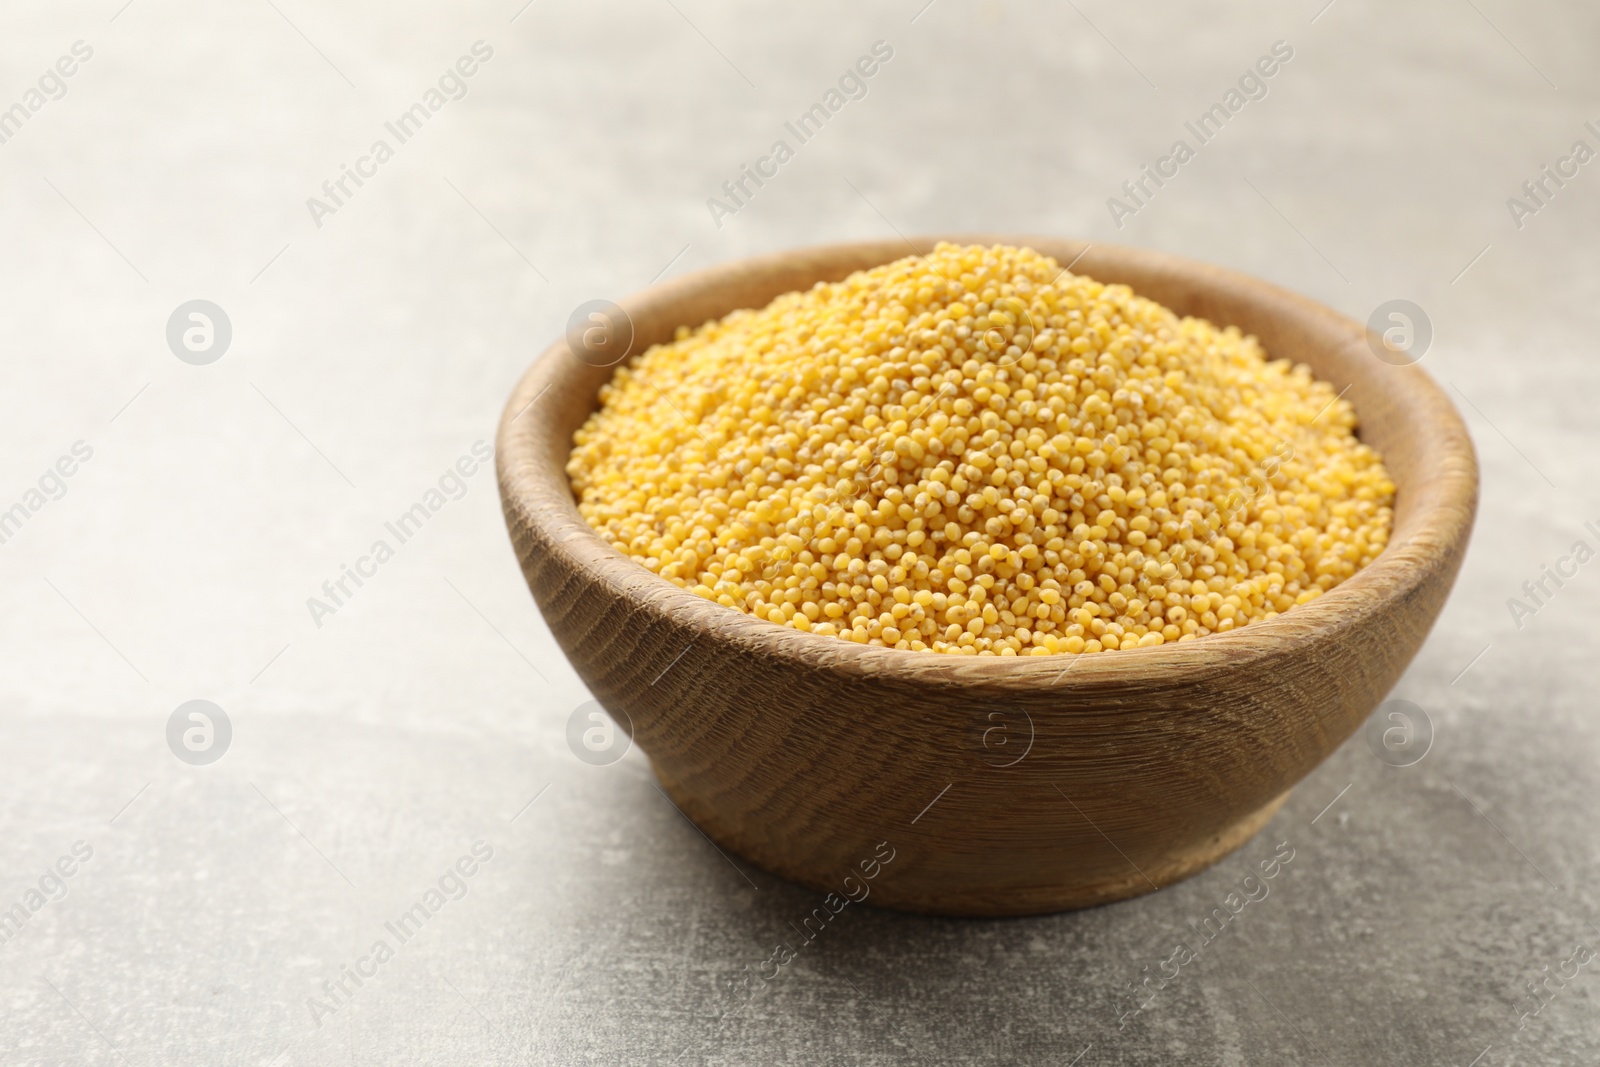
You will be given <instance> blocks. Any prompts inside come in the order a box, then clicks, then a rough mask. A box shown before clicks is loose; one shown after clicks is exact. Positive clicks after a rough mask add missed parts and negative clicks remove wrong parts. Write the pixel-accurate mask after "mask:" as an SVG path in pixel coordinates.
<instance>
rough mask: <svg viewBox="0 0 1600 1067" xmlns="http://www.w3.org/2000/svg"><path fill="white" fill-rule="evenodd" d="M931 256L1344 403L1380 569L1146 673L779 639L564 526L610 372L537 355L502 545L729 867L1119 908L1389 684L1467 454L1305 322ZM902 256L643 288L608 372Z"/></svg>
mask: <svg viewBox="0 0 1600 1067" xmlns="http://www.w3.org/2000/svg"><path fill="white" fill-rule="evenodd" d="M948 239H949V240H955V241H961V242H963V243H981V244H993V243H995V242H997V241H998V242H1003V243H1007V244H1017V245H1028V246H1031V247H1032V248H1034V249H1037V250H1038V251H1040V252H1043V253H1045V254H1048V255H1051V256H1054V257H1055V258H1056V259H1057V260H1058V261H1059V262H1061V263H1063V264H1066V263H1069V262H1071V261H1073V260H1074V259H1076V260H1077V263H1076V264H1075V265H1074V267H1073V269H1074V270H1075V271H1078V272H1079V273H1083V274H1088V275H1090V276H1092V277H1094V278H1097V279H1099V280H1101V281H1104V282H1122V283H1125V284H1127V285H1129V286H1132V287H1133V289H1134V290H1135V291H1136V292H1138V293H1140V294H1142V295H1144V296H1147V297H1150V298H1152V299H1154V300H1158V301H1160V302H1161V303H1163V304H1165V305H1167V306H1168V307H1170V308H1172V309H1174V310H1175V311H1178V312H1180V313H1183V314H1188V315H1198V316H1203V317H1205V318H1207V319H1210V320H1211V321H1212V322H1214V323H1217V324H1219V325H1236V326H1238V327H1239V328H1240V329H1242V330H1244V331H1246V332H1247V333H1253V334H1255V335H1256V336H1258V337H1259V338H1260V339H1261V341H1262V343H1263V344H1264V345H1265V347H1266V350H1267V352H1268V354H1269V355H1270V356H1271V357H1273V358H1278V357H1289V358H1291V359H1293V360H1295V361H1297V362H1304V363H1307V364H1310V366H1311V367H1312V369H1313V370H1314V371H1315V373H1316V374H1317V376H1318V377H1320V378H1322V379H1323V380H1325V381H1327V382H1330V383H1331V384H1333V385H1334V386H1335V387H1337V388H1340V389H1345V388H1348V394H1347V395H1348V397H1349V399H1350V400H1351V402H1352V403H1353V404H1354V406H1355V409H1356V412H1357V414H1358V415H1359V417H1360V420H1361V422H1360V435H1361V437H1362V439H1363V440H1364V441H1366V442H1368V443H1370V444H1371V445H1373V446H1374V447H1376V448H1377V449H1378V450H1379V451H1380V452H1381V453H1382V455H1383V459H1384V462H1385V463H1386V464H1387V466H1388V469H1389V472H1390V474H1391V476H1392V477H1393V479H1394V482H1395V485H1396V486H1397V487H1398V491H1397V493H1396V499H1395V507H1394V516H1395V526H1394V531H1393V536H1392V538H1391V540H1390V542H1389V545H1388V547H1387V548H1386V549H1385V550H1384V552H1383V553H1382V555H1380V556H1379V557H1378V559H1377V560H1375V561H1374V562H1373V563H1372V564H1371V565H1369V566H1368V567H1366V568H1365V569H1363V570H1361V571H1360V572H1358V573H1357V574H1356V575H1355V576H1354V577H1352V578H1351V579H1349V580H1348V581H1346V582H1345V583H1344V584H1343V585H1340V586H1338V587H1336V588H1335V589H1333V590H1332V591H1331V592H1329V593H1327V594H1326V595H1324V596H1322V597H1320V598H1318V599H1317V600H1315V601H1313V602H1311V603H1309V604H1305V605H1303V606H1300V607H1296V608H1294V609H1293V610H1292V611H1289V612H1287V613H1286V614H1284V615H1281V616H1278V617H1277V618H1274V619H1270V620H1267V621H1265V622H1258V623H1253V624H1251V625H1249V626H1247V627H1244V628H1242V629H1238V630H1234V631H1231V632H1229V633H1225V634H1215V635H1212V636H1209V637H1203V638H1200V639H1198V640H1195V641H1186V642H1183V643H1181V644H1169V645H1164V646H1161V647H1158V648H1150V649H1137V650H1130V651H1122V652H1101V653H1092V654H1086V655H1081V656H1070V655H1058V656H1040V657H1023V658H1015V659H1012V658H1007V659H1000V658H998V657H982V658H978V657H964V656H947V655H937V654H931V653H914V652H906V651H901V650H897V649H891V648H874V647H870V646H864V645H858V644H854V643H852V642H848V641H844V640H840V639H839V638H835V637H826V636H822V635H818V634H809V633H801V632H800V631H798V630H792V629H789V628H787V627H784V626H779V625H776V624H774V623H770V622H767V621H765V620H762V619H757V618H754V617H752V616H749V615H746V614H743V613H742V612H739V611H735V610H733V609H730V608H726V607H722V606H720V605H718V604H715V603H712V602H711V601H708V600H703V599H701V598H700V597H698V596H695V595H694V594H693V593H690V592H689V591H687V590H685V589H680V588H679V587H678V586H676V585H673V584H672V583H670V582H668V581H666V580H665V579H663V578H660V577H658V576H657V575H655V574H653V573H651V572H650V571H648V570H646V569H645V568H644V567H642V566H640V565H639V564H637V563H635V562H633V561H632V560H630V559H629V558H627V557H626V556H624V555H622V554H621V553H619V552H617V551H616V550H615V549H613V548H612V547H611V546H610V545H609V544H608V543H606V542H605V541H603V540H602V539H601V538H600V537H599V536H598V535H597V534H596V533H595V532H594V530H593V529H592V528H591V527H590V526H589V525H588V524H587V523H586V522H585V521H584V520H583V518H582V517H581V516H580V515H579V514H578V509H577V507H576V505H575V504H574V502H573V496H572V491H571V488H570V486H569V484H568V481H567V476H566V471H565V467H566V461H567V455H568V452H569V450H570V448H571V443H572V434H573V431H574V430H576V429H577V428H578V426H579V425H581V424H582V423H583V421H584V420H585V419H586V418H587V417H588V416H589V414H590V413H591V412H592V411H593V410H594V409H595V407H596V404H597V396H596V393H597V391H598V389H599V387H600V386H601V384H602V383H603V382H605V381H606V379H607V378H608V377H609V376H610V374H611V368H609V367H595V366H590V365H588V364H586V363H584V362H581V361H580V360H579V359H578V358H576V357H575V356H574V355H573V354H572V353H571V352H570V351H569V350H568V347H567V344H566V342H565V340H562V341H557V342H556V343H555V344H553V345H551V346H550V348H549V349H547V350H546V351H545V352H544V354H543V355H542V356H540V358H539V359H538V360H537V361H535V362H534V364H533V366H532V367H530V368H529V370H528V372H527V373H526V374H525V375H524V376H523V378H522V381H521V383H520V384H519V385H518V386H517V388H516V390H515V392H514V393H513V394H512V396H511V399H510V401H509V402H508V403H507V405H506V408H505V414H504V415H503V417H502V419H501V422H500V429H499V436H498V455H497V465H498V471H499V481H500V493H501V498H502V502H503V505H504V510H505V517H506V524H507V526H508V527H509V529H510V532H511V539H512V542H513V544H514V545H515V548H516V553H517V557H518V559H519V560H520V561H521V563H522V570H523V573H524V574H525V575H526V576H527V580H528V587H529V588H530V589H531V590H532V591H533V595H534V598H535V599H536V600H537V601H538V604H539V608H540V610H541V611H542V612H543V613H544V617H545V621H546V622H547V623H548V624H549V626H550V629H551V631H552V632H553V633H554V634H555V637H556V640H557V641H559V642H560V644H561V647H562V649H563V650H564V651H565V652H566V654H567V656H568V658H569V659H570V660H571V661H572V665H573V667H574V668H575V669H576V670H577V672H578V674H579V676H580V677H581V678H582V679H583V681H584V682H585V684H587V685H588V687H589V689H590V690H591V691H592V692H593V693H594V695H595V697H596V698H597V699H598V700H599V701H600V702H601V703H602V704H603V705H604V706H605V707H606V708H607V709H608V710H610V711H611V713H612V715H613V717H615V718H616V719H617V720H618V721H619V722H620V723H622V724H623V725H624V728H628V724H630V723H631V731H632V735H633V738H634V740H635V741H636V742H637V743H638V745H639V746H640V747H641V748H642V749H643V750H644V751H645V752H646V753H647V754H648V755H649V757H650V760H651V763H652V765H653V766H654V768H655V772H656V775H657V777H658V778H659V779H660V781H661V785H662V787H663V788H664V789H665V791H666V792H667V793H668V794H669V795H670V796H671V798H672V799H673V801H675V802H676V803H677V804H678V806H679V807H680V808H681V809H682V810H683V811H684V813H685V814H687V815H688V816H689V818H691V819H693V820H694V822H695V823H696V824H697V825H698V826H699V827H700V828H701V829H702V830H704V831H705V833H706V834H707V835H708V836H709V837H711V838H712V839H713V840H714V841H716V842H717V844H719V845H720V846H722V847H723V848H724V849H726V850H728V851H729V852H732V853H735V854H737V855H739V856H743V857H745V858H746V859H748V860H749V861H751V862H752V863H755V864H757V865H759V866H761V867H764V868H766V869H767V870H769V871H773V872H776V873H777V874H780V875H783V876H785V877H787V878H791V879H793V880H795V881H797V882H801V883H804V884H805V885H808V886H811V887H813V888H815V889H817V890H819V891H821V892H834V893H838V894H840V896H841V899H842V898H843V897H845V896H850V897H860V896H861V894H862V893H868V894H870V900H871V901H872V902H873V903H876V904H882V905H885V906H888V907H893V908H900V909H904V910H908V911H917V912H930V913H940V914H950V915H1025V914H1031V913H1038V912H1048V911H1056V910H1061V909H1065V908H1077V907H1084V906H1086V905H1091V904H1099V903H1102V902H1105V901H1111V900H1118V899H1121V898H1125V897H1130V896H1135V895H1137V894H1140V893H1144V892H1148V891H1149V890H1151V889H1154V888H1156V887H1158V886H1162V885H1165V884H1167V883H1169V882H1173V881H1176V880H1178V879H1180V878H1184V877H1186V876H1187V875H1190V874H1193V873H1194V872H1196V871H1199V870H1201V869H1202V868H1204V867H1206V866H1207V865H1209V864H1211V863H1214V862H1216V861H1217V860H1218V859H1219V858H1221V857H1222V856H1224V855H1226V854H1227V853H1228V852H1230V851H1232V850H1233V849H1235V848H1238V847H1239V846H1240V845H1241V844H1243V843H1244V842H1245V841H1246V840H1248V839H1249V838H1250V836H1251V835H1252V834H1254V833H1255V832H1256V831H1257V830H1258V829H1260V828H1261V826H1262V825H1263V824H1265V823H1266V821H1267V820H1268V819H1269V818H1270V817H1271V816H1272V814H1273V813H1274V812H1275V811H1277V809H1278V808H1279V806H1281V805H1282V804H1283V802H1284V799H1285V798H1286V796H1287V795H1288V790H1289V789H1290V788H1291V787H1292V786H1293V785H1294V784H1295V783H1296V782H1298V781H1299V780H1300V779H1301V778H1303V777H1304V776H1305V775H1306V774H1307V773H1309V772H1310V771H1311V770H1312V768H1314V767H1316V765H1317V764H1318V763H1320V762H1321V761H1322V760H1323V759H1324V758H1325V757H1327V756H1328V754H1329V753H1331V752H1333V750H1334V749H1335V748H1337V747H1338V746H1339V744H1340V743H1341V742H1343V741H1344V740H1345V738H1347V737H1349V736H1350V734H1351V733H1352V732H1353V731H1355V730H1356V729H1357V728H1358V727H1359V726H1360V725H1361V723H1362V722H1363V720H1364V719H1365V718H1366V717H1367V715H1368V714H1369V713H1370V712H1371V711H1372V710H1373V708H1374V707H1375V706H1376V705H1377V703H1378V702H1379V700H1380V699H1381V698H1382V697H1383V696H1384V694H1386V693H1387V692H1388V691H1389V689H1390V688H1391V687H1392V686H1393V685H1394V683H1395V681H1396V679H1398V678H1399V676H1400V673H1401V671H1402V670H1404V668H1405V666H1406V664H1408V663H1409V662H1410V661H1411V657H1412V656H1413V655H1415V654H1416V651H1417V649H1418V647H1419V646H1420V645H1421V644H1422V640H1423V638H1424V637H1425V636H1426V635H1427V633H1428V630H1429V628H1430V627H1431V626H1432V624H1433V620H1434V617H1435V616H1436V615H1437V614H1438V613H1439V609H1440V607H1441V606H1442V605H1443V603H1444V599H1445V596H1446V594H1447V593H1448V592H1449V590H1450V585H1451V583H1452V581H1453V580H1454V579H1455V575H1456V570H1457V568H1458V566H1459V565H1460V562H1461V557H1462V553H1463V552H1464V551H1465V549H1466V545H1467V538H1468V534H1469V532H1470V530H1471V527H1472V519H1473V513H1474V510H1475V508H1476V504H1477V464H1476V460H1475V458H1474V455H1473V451H1472V444H1471V441H1470V440H1469V438H1468V436H1467V431H1466V428H1465V427H1464V426H1463V425H1462V422H1461V419H1460V417H1459V416H1458V415H1457V413H1456V411H1455V409H1454V408H1453V407H1452V406H1451V403H1450V401H1449V400H1448V399H1447V398H1446V396H1445V394H1444V393H1443V391H1442V390H1440V389H1439V387H1438V386H1436V385H1435V384H1434V383H1433V382H1432V380H1431V379H1429V378H1428V376H1427V375H1426V374H1424V373H1423V372H1422V371H1421V370H1419V369H1417V368H1416V367H1414V366H1391V365H1389V364H1387V363H1385V362H1382V361H1380V360H1378V359H1377V358H1375V356H1374V355H1373V353H1372V351H1371V350H1370V349H1369V347H1368V344H1367V338H1366V334H1365V331H1364V329H1363V327H1362V326H1361V325H1359V324H1358V323H1355V322H1353V321H1351V320H1350V319H1347V318H1345V317H1343V316H1341V315H1339V314H1337V313H1335V312H1333V311H1331V310H1329V309H1328V308H1326V307H1323V306H1321V305H1320V304H1317V303H1314V302H1312V301H1311V300H1308V299H1306V298H1305V297H1301V296H1297V295H1295V294H1294V293H1290V292H1287V291H1285V290H1283V289H1280V288H1278V287H1276V286H1273V285H1269V284H1267V283H1265V282H1261V281H1258V280H1256V279H1254V278H1250V277H1246V276H1245V275H1242V274H1238V273H1235V272H1233V271H1229V270H1224V269H1222V268H1219V267H1214V266H1209V265H1206V264H1202V263H1195V262H1192V261H1188V260H1183V259H1178V258H1176V257H1173V256H1168V255H1162V254H1159V253H1156V252H1148V251H1140V250H1136V249H1130V248H1117V247H1112V246H1108V245H1100V244H1096V245H1094V246H1092V247H1089V246H1086V245H1085V244H1083V243H1082V242H1078V241H1066V240H1059V239H1055V238H1043V237H995V236H980V237H952V238H948ZM934 240H936V239H925V240H923V241H921V242H919V247H921V248H931V247H932V244H933V241H934ZM1086 247H1088V249H1089V250H1088V251H1087V252H1085V248H1086ZM909 251H910V249H909V247H908V245H907V244H906V243H904V242H900V241H890V242H872V243H863V244H848V245H833V246H828V247H822V248H807V249H799V250H796V251H792V252H783V253H779V254H776V255H769V256H763V257H760V258H756V259H750V260H745V261H743V262H739V263H731V264H727V265H725V266H720V267H714V268H712V269H709V270H704V271H700V272H699V273H696V274H692V275H688V276H686V277H682V278H678V279H674V280H672V281H669V282H665V283H663V284H661V285H657V286H653V287H651V288H649V289H646V290H645V291H644V292H642V293H639V294H637V295H635V296H632V297H629V298H627V299H626V300H624V301H623V303H622V306H623V307H624V308H625V309H626V311H627V312H628V315H629V316H630V317H631V319H632V321H633V327H634V330H635V340H634V343H633V348H632V351H633V352H634V353H638V352H642V351H643V350H644V349H645V348H646V347H647V346H648V345H650V344H652V343H655V342H659V341H664V340H669V339H670V338H671V336H672V333H673V330H674V328H675V327H677V326H679V325H689V326H698V325H699V324H700V323H703V322H705V321H706V320H708V319H711V318H715V317H718V316H721V315H723V314H726V313H727V312H729V311H733V310H734V309H736V308H756V307H761V306H763V305H765V304H766V303H767V302H768V301H770V300H771V299H772V298H773V297H775V296H778V295H779V294H781V293H784V292H788V291H790V290H795V289H805V288H808V287H809V286H811V285H812V284H813V283H815V282H818V281H837V280H840V279H842V278H844V277H846V276H847V275H848V274H850V273H851V272H852V271H857V270H862V269H865V268H868V267H872V266H876V265H878V264H881V263H886V262H888V261H890V260H894V259H898V258H901V257H902V256H905V255H907V254H908V253H909ZM1080 254H1081V255H1082V258H1081V259H1080V258H1078V257H1079V256H1080ZM885 856H892V859H890V860H889V861H888V862H886V863H885V862H883V860H884V857H885ZM869 875H870V876H871V877H869Z"/></svg>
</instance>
